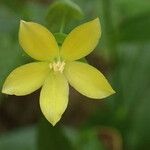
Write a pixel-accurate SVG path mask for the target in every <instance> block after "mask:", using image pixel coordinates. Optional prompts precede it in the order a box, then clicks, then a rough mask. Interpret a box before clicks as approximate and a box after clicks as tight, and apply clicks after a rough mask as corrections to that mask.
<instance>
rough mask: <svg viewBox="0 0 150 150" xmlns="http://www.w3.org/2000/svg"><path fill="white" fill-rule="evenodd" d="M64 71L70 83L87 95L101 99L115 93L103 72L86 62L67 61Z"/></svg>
mask: <svg viewBox="0 0 150 150" xmlns="http://www.w3.org/2000/svg"><path fill="white" fill-rule="evenodd" d="M64 73H65V76H66V77H67V79H68V81H69V83H70V85H71V86H73V87H74V88H75V89H76V90H77V91H78V92H80V93H81V94H83V95H85V96H87V97H90V98H95V99H101V98H105V97H107V96H109V95H111V94H113V93H115V91H114V90H113V89H112V87H111V86H110V84H109V83H108V81H107V80H106V78H105V77H104V76H103V74H102V73H101V72H100V71H98V70H97V69H96V68H94V67H92V66H90V65H88V64H85V63H82V62H76V61H74V62H71V63H68V64H66V66H65V70H64Z"/></svg>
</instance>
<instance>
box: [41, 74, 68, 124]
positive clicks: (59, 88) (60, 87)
mask: <svg viewBox="0 0 150 150" xmlns="http://www.w3.org/2000/svg"><path fill="white" fill-rule="evenodd" d="M68 92H69V87H68V82H67V80H66V78H65V77H64V75H63V74H61V73H58V72H55V73H54V72H51V73H50V76H49V77H48V78H47V80H46V81H45V84H44V86H43V88H42V91H41V94H40V107H41V110H42V112H43V114H44V116H45V117H46V119H47V120H48V121H49V122H50V123H51V124H52V125H53V126H54V125H55V124H56V123H57V122H58V121H59V120H60V118H61V116H62V114H63V113H64V111H65V109H66V108H67V105H68Z"/></svg>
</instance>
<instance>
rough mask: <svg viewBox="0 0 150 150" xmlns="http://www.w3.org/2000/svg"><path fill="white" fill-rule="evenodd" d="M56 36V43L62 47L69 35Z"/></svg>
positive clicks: (57, 34)
mask: <svg viewBox="0 0 150 150" xmlns="http://www.w3.org/2000/svg"><path fill="white" fill-rule="evenodd" d="M54 36H55V38H56V41H57V43H58V45H59V46H61V45H62V43H63V42H64V40H65V38H66V37H67V34H64V33H55V34H54Z"/></svg>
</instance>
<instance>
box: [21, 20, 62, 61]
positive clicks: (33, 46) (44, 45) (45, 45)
mask: <svg viewBox="0 0 150 150" xmlns="http://www.w3.org/2000/svg"><path fill="white" fill-rule="evenodd" d="M19 42H20V45H21V46H22V48H23V49H24V51H25V52H26V53H27V54H28V55H30V56H31V57H32V58H34V59H36V60H41V61H43V60H51V59H53V58H55V57H57V56H58V52H59V47H58V45H57V42H56V40H55V37H54V36H53V35H52V33H51V32H49V31H48V30H47V29H46V28H45V27H43V26H42V25H40V24H37V23H34V22H25V21H21V22H20V30H19Z"/></svg>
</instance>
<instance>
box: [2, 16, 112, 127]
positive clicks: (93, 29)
mask: <svg viewBox="0 0 150 150" xmlns="http://www.w3.org/2000/svg"><path fill="white" fill-rule="evenodd" d="M100 36H101V28H100V22H99V19H98V18H96V19H95V20H92V21H90V22H87V23H85V24H82V25H80V26H78V27H76V28H75V29H73V30H72V31H71V32H70V33H69V34H68V36H67V37H66V39H65V40H64V42H63V44H62V46H61V47H59V46H58V44H57V42H56V40H55V37H54V36H53V34H52V33H51V32H50V31H48V30H47V29H46V28H45V27H43V26H42V25H40V24H37V23H33V22H25V21H21V22H20V30H19V42H20V45H21V46H22V48H23V49H24V51H25V52H26V53H27V54H28V55H29V56H31V57H32V58H34V59H35V60H37V62H33V63H29V64H26V65H23V66H21V67H18V68H17V69H15V70H14V71H12V72H11V73H10V75H9V76H8V77H7V79H6V81H5V83H4V85H3V89H2V92H3V93H6V94H9V95H18V96H20V95H27V94H30V93H32V92H34V91H35V90H37V89H39V88H40V87H42V90H41V93H40V107H41V110H42V112H43V114H44V116H45V117H46V118H47V120H48V121H49V122H50V123H51V124H52V125H55V124H56V123H57V122H58V121H59V120H60V118H61V116H62V114H63V113H64V111H65V109H66V107H67V105H68V94H69V86H68V83H69V84H70V85H71V86H72V87H74V88H75V89H76V90H77V91H79V92H80V93H81V94H83V95H85V96H87V97H90V98H94V99H101V98H105V97H107V96H109V95H111V94H113V93H115V91H114V90H113V89H112V88H111V86H110V84H109V83H108V81H107V80H106V78H105V77H104V76H103V74H102V73H101V72H100V71H98V70H97V69H96V68H94V67H92V66H90V65H88V64H86V63H82V62H80V61H77V60H79V59H80V58H82V57H85V56H87V55H88V54H89V53H91V52H92V51H93V50H94V48H95V47H96V45H97V44H98V41H99V38H100Z"/></svg>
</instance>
